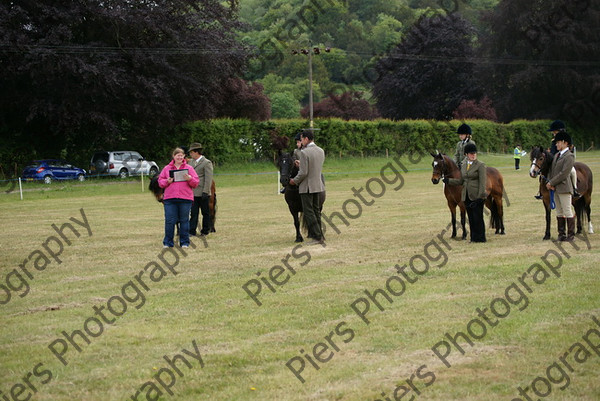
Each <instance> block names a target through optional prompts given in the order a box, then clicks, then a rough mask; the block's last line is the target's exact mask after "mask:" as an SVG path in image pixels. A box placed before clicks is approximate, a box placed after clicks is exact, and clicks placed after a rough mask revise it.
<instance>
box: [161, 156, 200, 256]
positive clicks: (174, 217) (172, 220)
mask: <svg viewBox="0 0 600 401" xmlns="http://www.w3.org/2000/svg"><path fill="white" fill-rule="evenodd" d="M173 170H187V172H184V171H182V172H177V173H171V171H173ZM198 182H199V179H198V174H196V171H195V170H194V168H193V167H192V166H190V165H188V164H187V162H186V161H185V152H184V151H183V149H181V148H175V150H174V151H173V160H171V162H170V163H169V164H167V165H166V166H165V168H163V169H162V171H161V172H160V175H159V176H158V185H160V187H161V188H164V189H165V194H164V196H163V205H164V207H165V238H164V239H163V245H164V247H165V248H167V247H173V246H174V245H175V244H174V242H173V235H174V231H175V224H177V223H179V245H180V246H181V247H182V248H187V247H189V245H190V234H189V233H190V227H189V226H190V209H191V207H192V202H193V200H194V192H193V191H192V189H193V188H196V187H197V186H198Z"/></svg>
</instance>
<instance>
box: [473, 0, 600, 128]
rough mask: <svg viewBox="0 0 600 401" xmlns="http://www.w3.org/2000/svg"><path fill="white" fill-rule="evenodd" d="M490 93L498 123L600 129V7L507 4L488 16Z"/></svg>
mask: <svg viewBox="0 0 600 401" xmlns="http://www.w3.org/2000/svg"><path fill="white" fill-rule="evenodd" d="M486 25H487V26H488V27H489V28H488V31H487V32H486V35H485V36H484V37H483V39H484V40H483V41H482V43H483V46H482V49H483V50H484V56H486V57H489V58H491V59H494V60H496V61H495V62H494V63H493V64H492V65H491V66H490V67H489V68H487V71H485V72H486V76H485V78H484V82H486V85H487V86H488V87H487V88H486V92H487V93H489V94H490V96H491V97H492V99H493V100H494V105H495V106H496V110H497V111H498V117H499V118H500V119H501V120H503V121H510V120H513V119H515V118H548V119H557V118H560V119H563V120H567V122H568V123H569V125H580V126H597V124H598V114H599V113H600V103H599V102H598V98H599V94H600V30H599V29H598V26H599V25H600V2H598V1H596V0H594V1H589V0H533V1H521V0H502V1H500V2H499V4H498V6H497V7H496V9H495V10H494V11H493V12H492V13H490V14H489V15H488V16H487V19H486Z"/></svg>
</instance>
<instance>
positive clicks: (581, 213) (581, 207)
mask: <svg viewBox="0 0 600 401" xmlns="http://www.w3.org/2000/svg"><path fill="white" fill-rule="evenodd" d="M574 206H575V216H577V220H579V221H580V222H581V226H582V227H586V226H587V213H586V212H585V199H584V197H583V196H582V197H580V198H579V199H577V200H576V201H575V205H574Z"/></svg>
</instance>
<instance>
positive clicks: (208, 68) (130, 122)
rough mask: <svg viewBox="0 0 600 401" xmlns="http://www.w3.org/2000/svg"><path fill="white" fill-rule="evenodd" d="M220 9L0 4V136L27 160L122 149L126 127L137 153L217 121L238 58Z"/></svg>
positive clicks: (212, 4)
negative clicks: (19, 146) (22, 149)
mask: <svg viewBox="0 0 600 401" xmlns="http://www.w3.org/2000/svg"><path fill="white" fill-rule="evenodd" d="M223 4H224V3H222V2H220V1H218V0H206V1H202V2H198V1H194V0H154V1H129V0H110V1H105V0H88V1H56V0H38V1H3V2H1V3H0V65H2V74H0V87H2V92H3V93H2V97H1V98H0V132H1V133H2V134H10V135H16V138H17V139H16V142H23V143H31V144H32V145H33V152H34V155H33V156H34V157H39V156H58V155H59V154H60V151H61V150H63V149H65V148H66V149H67V150H68V152H67V155H69V154H74V153H76V152H75V151H74V150H75V149H91V148H93V147H100V146H112V145H114V144H117V143H122V140H123V137H122V134H123V127H125V126H131V127H135V128H134V129H132V130H130V131H129V132H128V133H127V135H128V137H127V139H128V140H129V141H137V142H138V143H140V144H141V145H143V143H146V142H147V140H143V139H147V137H148V136H149V135H154V139H157V138H158V137H157V136H156V135H158V132H162V131H161V130H160V128H161V127H165V126H171V125H173V124H176V123H179V122H182V121H184V120H189V119H197V118H204V117H212V116H215V115H217V112H218V110H219V107H220V104H219V103H218V102H217V101H216V100H218V99H220V98H221V99H222V98H223V96H222V94H223V92H224V91H225V90H226V85H225V83H226V80H227V79H229V78H230V77H233V76H236V75H239V74H240V73H241V72H242V70H243V67H244V64H245V59H246V51H245V50H244V49H243V48H242V47H241V46H240V45H239V44H238V42H237V41H236V39H235V38H234V36H233V34H232V32H233V31H234V29H235V28H236V27H238V26H239V22H237V21H236V20H235V13H234V11H235V10H233V9H231V8H229V7H227V6H224V5H223ZM140 150H143V149H141V147H140ZM30 151H31V149H30ZM79 153H80V152H79ZM29 156H31V155H29ZM87 158H88V156H85V159H87Z"/></svg>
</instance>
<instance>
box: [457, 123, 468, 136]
mask: <svg viewBox="0 0 600 401" xmlns="http://www.w3.org/2000/svg"><path fill="white" fill-rule="evenodd" d="M456 133H457V134H458V135H462V134H466V135H471V127H470V126H469V125H468V124H462V125H461V126H460V127H458V130H457V131H456Z"/></svg>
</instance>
